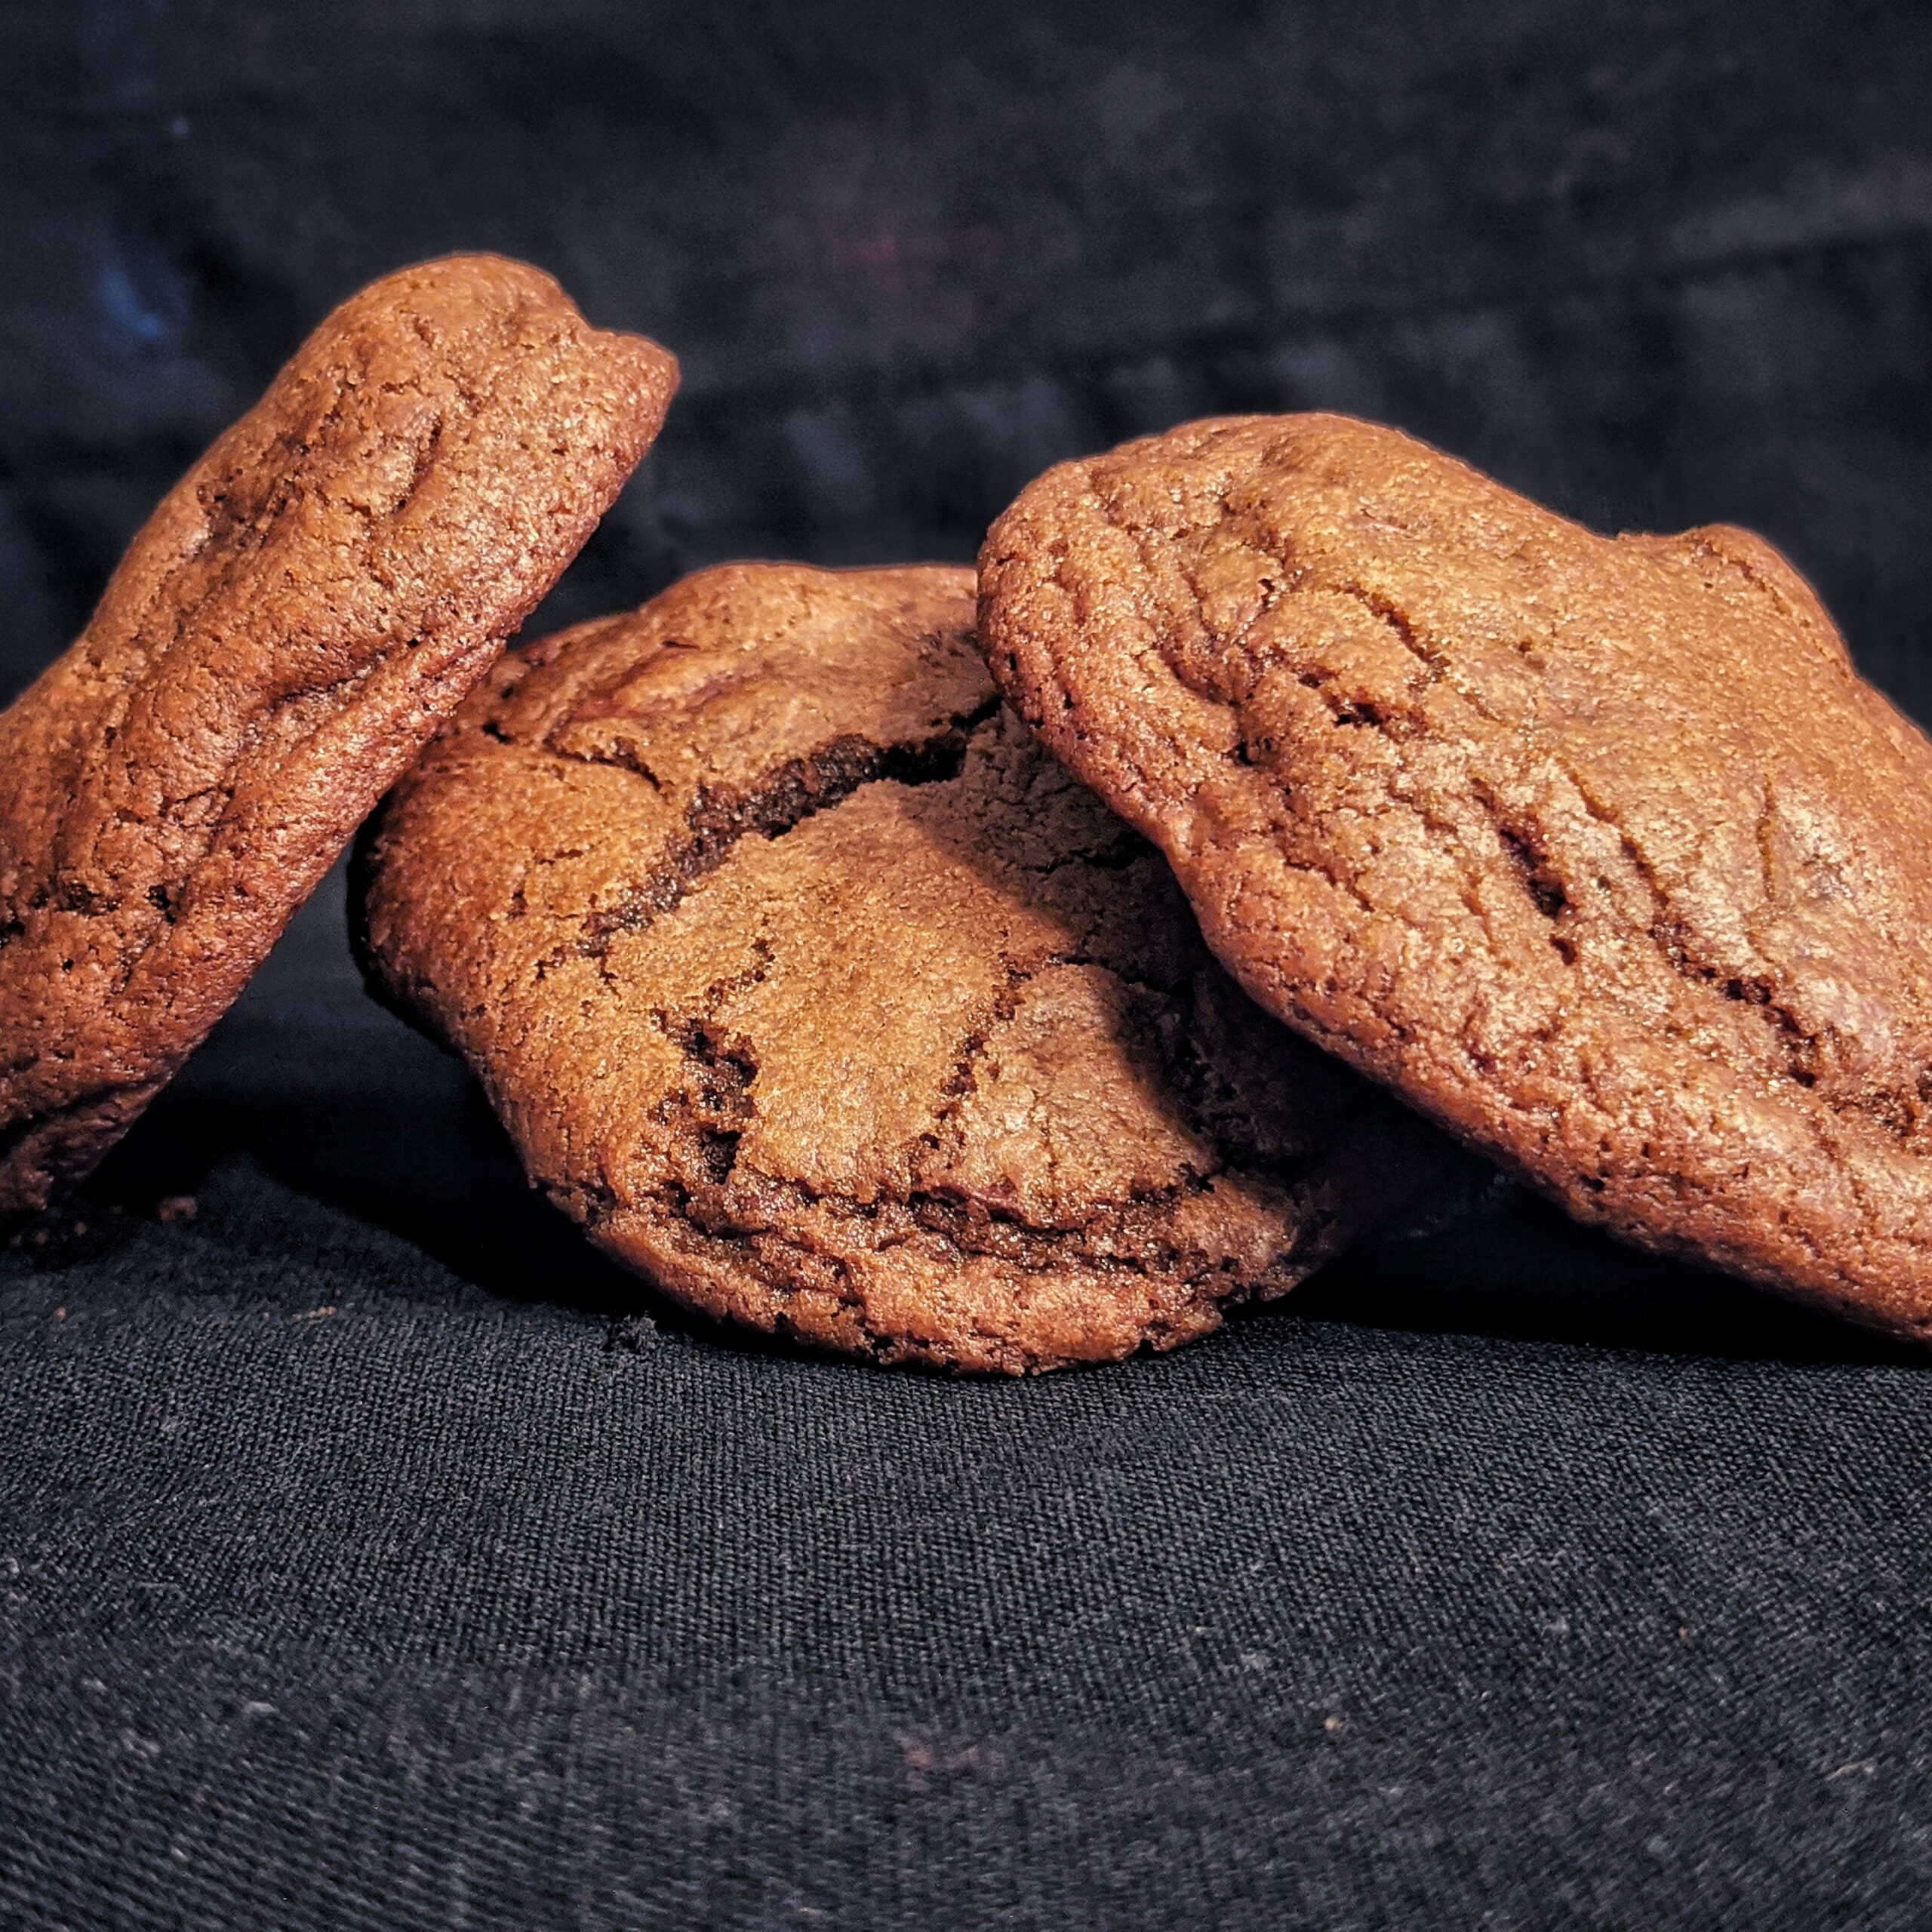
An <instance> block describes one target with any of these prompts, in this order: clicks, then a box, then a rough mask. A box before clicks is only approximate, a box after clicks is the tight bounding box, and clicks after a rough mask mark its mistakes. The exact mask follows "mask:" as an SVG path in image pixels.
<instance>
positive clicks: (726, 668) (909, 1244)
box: [360, 565, 1472, 1374]
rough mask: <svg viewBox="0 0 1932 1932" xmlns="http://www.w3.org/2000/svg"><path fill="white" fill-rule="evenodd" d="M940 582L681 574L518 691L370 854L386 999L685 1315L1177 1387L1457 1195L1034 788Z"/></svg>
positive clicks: (1098, 819) (514, 683)
mask: <svg viewBox="0 0 1932 1932" xmlns="http://www.w3.org/2000/svg"><path fill="white" fill-rule="evenodd" d="M973 619H974V580H973V577H972V574H971V572H970V571H965V570H959V569H947V568H912V569H903V570H873V571H851V572H843V571H841V572H829V571H818V570H813V569H808V568H804V567H802V566H792V565H733V566H729V567H727V568H722V569H718V570H714V571H706V572H705V573H703V574H700V575H699V576H697V577H692V578H690V579H688V580H686V581H685V582H684V583H681V584H679V585H678V586H675V588H674V589H671V590H669V591H667V592H665V593H664V594H663V595H662V596H660V597H659V598H656V599H655V600H654V601H652V602H651V603H650V604H648V605H645V607H644V608H643V609H642V610H641V611H637V612H635V614H628V615H625V616H621V617H613V618H611V619H609V620H606V621H605V622H602V623H592V624H589V625H585V626H581V627H580V628H578V629H574V630H571V631H567V632H564V633H562V634H561V635H558V636H556V637H553V638H549V639H548V640H546V641H543V642H542V643H540V644H537V645H534V646H533V647H531V648H529V649H528V650H526V651H517V652H513V653H512V654H510V655H509V657H506V658H505V659H504V660H503V662H502V663H500V665H499V666H497V668H496V669H494V671H493V672H491V674H490V675H489V677H488V678H487V679H486V680H485V683H484V685H482V686H481V687H480V688H478V691H477V692H476V693H475V695H474V696H472V698H471V699H470V700H469V702H468V703H466V705H465V706H463V709H461V710H460V712H458V714H457V717H456V718H455V720H454V722H453V723H452V724H451V728H449V730H448V731H446V732H445V734H444V735H443V736H442V737H441V738H440V739H439V740H438V741H437V743H436V744H435V746H433V747H432V749H431V750H430V752H429V754H428V755H427V756H426V758H425V759H424V761H423V764H421V765H420V767H419V768H417V770H416V771H414V772H412V773H411V774H410V776H409V777H408V778H407V779H405V780H404V781H403V783H402V784H401V786H398V789H397V790H396V792H395V794H394V795H393V796H392V798H391V799H390V800H389V802H388V803H387V804H386V806H385V807H384V809H383V813H382V814H381V816H380V818H379V819H378V820H377V822H376V823H375V824H374V826H372V827H371V833H370V835H368V837H367V838H365V841H364V844H363V846H362V848H361V862H360V863H361V873H362V875H363V877H362V882H361V883H362V903H363V907H364V918H365V929H364V932H363V934H362V937H361V947H362V951H363V953H364V956H365V961H366V963H367V968H368V971H369V972H370V974H371V978H372V981H373V982H374V984H375V985H376V986H377V988H378V989H380V992H381V994H382V995H383V996H384V997H386V998H388V999H389V1001H392V1002H393V1003H394V1004H396V1005H397V1006H398V1007H399V1008H401V1010H402V1011H405V1012H406V1013H408V1014H411V1015H412V1016H414V1017H416V1018H417V1019H418V1020H420V1021H421V1022H422V1023H423V1024H425V1025H426V1026H427V1027H428V1028H429V1029H430V1030H431V1031H432V1032H435V1033H436V1034H438V1035H441V1037H442V1038H445V1039H446V1040H448V1041H451V1042H452V1043H453V1044H454V1045H455V1046H456V1047H457V1048H458V1049H459V1050H460V1051H461V1052H462V1053H463V1055H464V1056H465V1057H466V1058H467V1060H469V1063H470V1064H471V1066H472V1067H474V1068H475V1071H476V1072H477V1073H478V1075H480V1076H481V1079H482V1081H483V1083H484V1084H485V1087H486V1088H487V1089H488V1092H489V1094H490V1096H491V1100H493V1101H494V1103H495V1105H496V1107H497V1110H498V1112H500V1115H501V1116H502V1118H503V1121H505V1123H506V1125H507V1126H508V1128H509V1131H510V1133H511V1134H512V1137H513V1138H514V1139H515V1142H516V1143H517V1146H518V1148H519V1149H520V1150H521V1154H522V1156H523V1158H524V1161H525V1165H526V1167H527V1168H528V1171H529V1173H530V1174H531V1177H532V1179H533V1180H534V1181H535V1182H537V1183H538V1184H539V1185H540V1186H542V1187H543V1188H544V1189H546V1191H547V1192H549V1195H550V1196H551V1197H552V1199H554V1200H555V1201H556V1202H557V1203H558V1204H559V1205H560V1206H561V1207H563V1208H565V1210H566V1211H568V1213H570V1214H571V1215H573V1216H574V1217H575V1218H576V1219H577V1220H578V1221H579V1222H580V1223H582V1224H583V1226H585V1228H586V1229H588V1230H589V1233H590V1235H591V1236H592V1238H593V1239H594V1240H595V1241H597V1242H598V1244H600V1245H601V1247H604V1248H605V1249H606V1250H607V1251H608V1252H609V1253H610V1254H612V1255H614V1256H615V1257H617V1259H618V1260H620V1261H622V1262H623V1263H626V1264H628V1265H629V1266H631V1267H632V1268H635V1269H638V1270H639V1271H640V1272H642V1273H643V1274H645V1275H648V1277H650V1278H651V1279H652V1280H653V1281H655V1282H656V1283H657V1284H658V1285H659V1286H660V1287H662V1288H663V1290H665V1291H666V1292H668V1293H669V1294H671V1295H672V1296H674V1297H677V1298H678V1299H679V1300H682V1301H684V1302H685V1303H688V1304H690V1305H691V1306H693V1307H694V1308H697V1309H701V1310H703V1311H704V1312H706V1313H708V1314H710V1315H715V1316H720V1317H724V1318H728V1319H730V1320H732V1321H739V1322H743V1323H746V1324H750V1325H751V1326H752V1327H755V1328H759V1329H762V1330H764V1331H768V1332H770V1333H773V1334H780V1335H783V1336H786V1337H791V1338H793V1339H795V1340H799V1341H802V1342H804V1343H809V1344H811V1345H814V1346H819V1347H821V1348H826V1349H838V1350H843V1351H846V1352H851V1353H853V1354H855V1355H863V1356H866V1357H869V1358H875V1359H877V1360H880V1361H890V1362H909V1363H920V1364H928V1365H930V1366H934V1367H943V1368H948V1369H953V1370H962V1371H996V1372H1004V1373H1013V1374H1017V1373H1020V1372H1023V1371H1031V1370H1035V1369H1043V1368H1050V1367H1054V1366H1056V1365H1057V1364H1063V1363H1068V1362H1075V1361H1104V1360H1109V1359H1112V1358H1117V1357H1119V1356H1122V1355H1127V1354H1128V1353H1129V1352H1131V1351H1132V1350H1134V1349H1137V1348H1139V1347H1140V1346H1143V1345H1144V1346H1151V1347H1153V1348H1156V1349H1164V1348H1169V1347H1171V1346H1174V1344H1176V1343H1180V1342H1184V1341H1186V1340H1189V1338H1190V1337H1194V1336H1196V1335H1200V1334H1204V1333H1206V1332H1207V1331H1208V1330H1210V1329H1212V1328H1214V1327H1217V1325H1218V1324H1220V1321H1221V1319H1222V1317H1223V1314H1224V1312H1226V1310H1227V1309H1229V1307H1231V1306H1234V1305H1235V1304H1237V1303H1243V1302H1247V1301H1255V1300H1266V1299H1269V1298H1271V1297H1275V1296H1277V1295H1279V1294H1282V1293H1284V1291H1286V1290H1287V1289H1288V1288H1289V1287H1291V1286H1293V1284H1294V1283H1295V1282H1296V1281H1298V1280H1300V1278H1302V1277H1303V1275H1306V1274H1307V1273H1308V1272H1309V1270H1311V1269H1313V1268H1315V1267H1316V1266H1318V1265H1319V1264H1320V1263H1321V1262H1322V1261H1324V1260H1326V1259H1327V1257H1330V1256H1331V1255H1332V1254H1335V1253H1336V1252H1337V1251H1338V1250H1339V1249H1340V1247H1343V1245H1344V1244H1346V1242H1348V1241H1350V1240H1352V1239H1353V1238H1356V1237H1358V1235H1361V1233H1362V1232H1364V1230H1365V1229H1370V1228H1389V1227H1392V1226H1395V1225H1396V1224H1398V1223H1399V1222H1400V1221H1401V1219H1402V1218H1403V1217H1405V1216H1408V1215H1412V1214H1416V1213H1418V1212H1420V1211H1423V1209H1424V1208H1425V1207H1427V1206H1428V1205H1429V1204H1432V1203H1439V1202H1440V1201H1441V1200H1442V1199H1444V1198H1445V1197H1446V1196H1447V1195H1449V1194H1450V1193H1451V1192H1452V1191H1453V1189H1454V1188H1456V1187H1457V1186H1460V1185H1463V1184H1466V1183H1467V1181H1468V1180H1469V1177H1470V1175H1471V1174H1472V1168H1471V1167H1470V1166H1469V1165H1468V1164H1465V1163H1464V1162H1463V1160H1462V1158H1461V1157H1460V1155H1458V1154H1457V1152H1455V1150H1454V1149H1452V1148H1451V1146H1449V1144H1448V1143H1447V1142H1445V1141H1444V1140H1442V1139H1441V1137H1439V1136H1438V1135H1436V1134H1434V1133H1433V1132H1432V1131H1431V1130H1429V1129H1428V1128H1426V1127H1424V1126H1423V1124H1422V1123H1421V1122H1420V1121H1418V1120H1417V1119H1415V1118H1414V1116H1412V1115H1409V1114H1408V1113H1407V1112H1406V1111H1405V1110H1404V1109H1400V1108H1398V1107H1396V1106H1394V1105H1392V1103H1389V1101H1388V1100H1387V1099H1386V1097H1384V1096H1383V1095H1382V1094H1380V1093H1378V1092H1377V1091H1376V1090H1375V1089H1374V1088H1372V1087H1371V1086H1370V1085H1369V1084H1367V1083H1366V1082H1364V1081H1361V1080H1360V1079H1358V1078H1357V1077H1356V1076H1355V1075H1352V1074H1351V1073H1350V1072H1348V1071H1347V1069H1345V1068H1343V1067H1342V1066H1340V1065H1338V1064H1337V1063H1334V1062H1333V1061H1331V1060H1327V1058H1326V1057H1324V1056H1322V1055H1320V1054H1316V1053H1315V1052H1313V1051H1312V1050H1310V1049H1309V1048H1307V1047H1306V1046H1304V1045H1303V1044H1302V1043H1301V1042H1300V1041H1298V1040H1297V1039H1296V1038H1294V1036H1293V1035H1291V1034H1290V1033H1289V1032H1287V1030H1286V1029H1284V1028H1281V1027H1280V1026H1277V1025H1276V1024H1275V1023H1274V1022H1273V1021H1272V1020H1269V1019H1268V1018H1267V1017H1266V1016H1265V1015H1263V1014H1261V1013H1260V1011H1258V1010H1257V1008H1255V1007H1254V1005H1253V1004H1252V1003H1251V1001H1248V1000H1247V999H1246V998H1244V996H1243V995H1241V993H1240V992H1239V991H1238V989H1236V988H1235V986H1234V985H1233V983H1232V981H1231V980H1229V978H1228V977H1227V976H1226V974H1224V973H1223V972H1222V971H1221V970H1220V968H1218V967H1217V966H1216V965H1215V964H1214V962H1213V961H1212V960H1211V958H1209V956H1208V955H1207V951H1206V949H1205V948H1204V946H1202V944H1201V940H1200V937H1199V934H1198V931H1197V930H1196V928H1195V923H1194V921H1193V919H1192V916H1191V915H1189V912H1188V910H1187V907H1186V902H1185V901H1184V900H1183V899H1182V897H1181V896H1180V892H1179V891H1177V888H1176V887H1175V885H1174V881H1173V879H1172V878H1171V875H1170V874H1169V872H1168V869H1167V868H1166V866H1164V865H1163V864H1162V863H1161V860H1160V859H1159V857H1158V855H1157V854H1155V853H1154V852H1153V851H1152V849H1151V848H1149V846H1148V845H1147V844H1146V843H1145V841H1143V840H1141V839H1140V838H1137V837H1136V836H1135V835H1134V834H1133V833H1132V832H1130V831H1129V830H1128V828H1127V827H1126V826H1124V825H1122V824H1121V822H1120V821H1119V820H1118V819H1116V818H1115V817H1113V815H1112V814H1110V813H1109V812H1108V811H1106V809H1105V808H1103V806H1102V805H1101V804H1100V802H1099V801H1097V799H1096V798H1094V796H1093V795H1092V794H1091V792H1087V791H1085V790H1084V789H1081V787H1080V786H1077V785H1076V784H1075V783H1073V782H1072V780H1071V779H1070V778H1069V777H1068V776H1067V774H1066V773H1065V771H1063V770H1062V769H1061V768H1060V766H1059V765H1058V764H1056V763H1055V762H1054V761H1053V760H1052V759H1051V758H1048V757H1047V756H1045V755H1044V754H1043V753H1042V752H1041V750H1040V749H1039V747H1038V745H1037V744H1036V743H1035V742H1034V741H1033V740H1032V737H1030V735H1029V734H1028V733H1027V732H1026V731H1025V729H1024V728H1023V727H1022V726H1021V725H1020V722H1019V721H1018V720H1017V718H1014V715H1012V714H1011V712H1009V711H1008V710H1006V709H1004V707H1003V706H1001V704H1000V703H999V701H998V697H997V695H996V694H995V691H994V689H993V686H992V680H991V678H989V676H988V675H987V672H986V666H985V664H984V663H983V660H981V658H980V655H979V654H978V651H977V649H976V648H975V646H974V640H973Z"/></svg>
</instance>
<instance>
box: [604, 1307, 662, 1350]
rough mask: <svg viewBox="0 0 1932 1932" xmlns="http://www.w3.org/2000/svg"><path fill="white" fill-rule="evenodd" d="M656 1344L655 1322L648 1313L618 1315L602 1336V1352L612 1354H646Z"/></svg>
mask: <svg viewBox="0 0 1932 1932" xmlns="http://www.w3.org/2000/svg"><path fill="white" fill-rule="evenodd" d="M655 1347H657V1323H656V1322H654V1321H652V1320H651V1317H650V1316H649V1315H618V1316H617V1317H616V1318H614V1320H613V1321H612V1322H611V1326H610V1327H609V1328H608V1330H607V1331H605V1337H604V1352H605V1354H606V1355H648V1354H650V1352H651V1350H652V1349H654V1348H655Z"/></svg>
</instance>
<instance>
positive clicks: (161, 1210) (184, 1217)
mask: <svg viewBox="0 0 1932 1932" xmlns="http://www.w3.org/2000/svg"><path fill="white" fill-rule="evenodd" d="M201 1211H202V1204H201V1203H200V1202H199V1201H197V1200H196V1199H195V1197H194V1196H193V1195H192V1194H169V1195H163V1196H162V1198H161V1199H160V1200H159V1201H156V1202H155V1210H154V1217H155V1220H157V1221H158V1222H159V1223H161V1224H162V1226H163V1227H165V1228H171V1227H174V1226H176V1225H177V1223H180V1222H183V1221H192V1220H193V1219H194V1218H195V1216H196V1215H197V1214H199V1213H200V1212H201Z"/></svg>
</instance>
